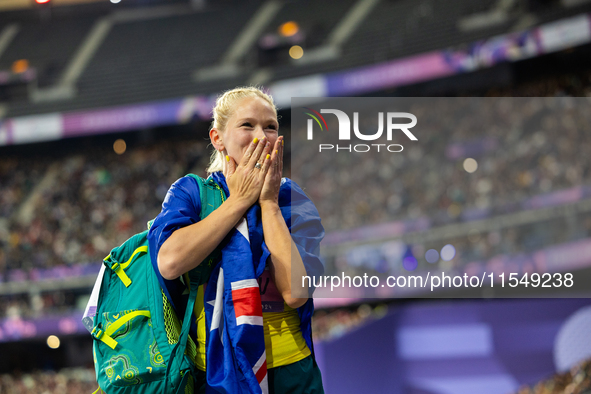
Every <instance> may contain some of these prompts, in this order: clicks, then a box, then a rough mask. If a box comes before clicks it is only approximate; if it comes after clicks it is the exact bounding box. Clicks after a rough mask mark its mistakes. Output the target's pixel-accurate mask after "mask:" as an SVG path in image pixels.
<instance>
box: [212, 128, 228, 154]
mask: <svg viewBox="0 0 591 394" xmlns="http://www.w3.org/2000/svg"><path fill="white" fill-rule="evenodd" d="M209 139H210V140H211V143H212V145H213V147H214V148H215V149H216V150H217V151H220V152H221V151H223V150H224V149H226V147H225V146H224V142H223V140H222V134H221V133H220V132H219V131H218V130H217V129H211V130H209Z"/></svg>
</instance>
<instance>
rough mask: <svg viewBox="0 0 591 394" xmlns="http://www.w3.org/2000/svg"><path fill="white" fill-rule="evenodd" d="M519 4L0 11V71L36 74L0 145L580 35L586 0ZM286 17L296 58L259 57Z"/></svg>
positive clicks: (476, 62)
mask: <svg viewBox="0 0 591 394" xmlns="http://www.w3.org/2000/svg"><path fill="white" fill-rule="evenodd" d="M228 3H230V4H231V7H230V6H228ZM521 4H522V3H521V2H518V1H505V2H497V1H493V0H485V1H479V2H471V1H469V0H446V1H442V0H422V1H419V2H417V1H415V0H397V1H386V0H382V1H380V0H345V1H342V0H323V1H312V0H300V1H275V0H268V1H259V0H251V1H244V2H222V3H221V4H214V3H212V4H207V5H206V6H204V7H203V8H195V7H193V6H191V4H189V3H182V2H181V3H179V4H172V5H169V6H153V7H141V8H138V7H135V8H125V9H119V10H117V9H116V8H115V7H110V8H109V10H108V11H107V12H106V11H105V10H104V9H103V10H102V11H100V12H86V13H83V14H81V13H77V14H76V15H75V16H73V14H72V13H61V12H56V13H54V15H52V17H51V18H48V19H45V20H41V23H40V21H39V19H38V18H37V17H31V15H29V14H27V15H26V16H23V15H21V14H19V15H15V14H10V13H8V14H0V70H7V69H10V68H11V67H12V65H13V64H14V62H15V61H17V60H20V59H27V60H28V61H29V63H30V65H31V67H34V68H35V70H36V71H37V76H38V79H37V81H36V82H34V83H29V86H28V94H27V95H26V96H25V97H23V98H21V99H14V100H10V101H7V102H6V103H4V104H1V105H0V107H1V108H0V109H1V110H0V115H3V117H4V118H5V119H6V121H5V122H4V123H3V124H2V126H0V144H2V145H6V144H13V143H21V142H32V141H35V140H43V139H54V138H62V137H64V136H69V135H77V134H84V133H94V132H108V131H122V130H128V129H135V128H142V127H151V126H158V125H162V124H174V123H184V122H187V121H189V120H191V119H192V118H194V117H198V118H203V119H208V118H209V116H210V114H209V111H210V109H211V103H212V99H213V98H214V97H215V95H217V94H218V93H219V92H221V91H223V90H225V89H229V88H233V87H235V86H238V85H247V84H258V85H263V86H265V87H267V88H269V89H270V90H271V91H272V92H273V94H274V96H275V98H276V100H277V101H278V105H280V106H282V107H287V106H289V105H290V98H291V97H292V96H346V95H349V96H350V95H359V94H368V93H371V92H375V91H379V90H383V89H388V88H392V87H395V86H401V85H406V84H412V83H417V82H423V81H426V80H430V79H436V78H441V77H445V76H449V75H453V74H457V73H463V72H469V71H473V70H476V69H479V68H483V67H488V66H491V65H494V64H497V63H499V62H504V61H515V60H520V59H524V58H529V57H534V56H538V55H540V54H543V53H549V52H554V51H557V50H562V49H565V48H569V47H573V46H576V45H581V44H585V43H588V42H590V41H591V31H590V27H589V26H590V24H589V15H588V14H587V12H589V11H591V3H590V2H588V1H578V2H573V1H572V0H570V1H569V0H565V1H563V2H561V3H558V4H553V5H548V6H545V7H540V8H538V9H524V8H523V6H522V5H521ZM95 10H96V9H95ZM289 20H293V21H296V22H297V23H298V24H299V25H300V29H301V31H302V33H303V36H304V38H303V39H304V41H303V45H304V48H305V54H304V56H303V57H302V58H301V59H298V60H295V59H289V58H288V59H280V60H279V61H277V62H275V63H273V62H271V63H270V64H264V65H261V64H260V62H259V60H260V54H261V50H262V49H261V46H260V43H261V40H262V39H263V38H264V37H267V36H269V35H273V34H275V31H276V29H277V28H278V27H279V26H280V25H281V24H282V23H284V22H286V21H289ZM306 44H307V45H306ZM279 49H280V50H281V48H279Z"/></svg>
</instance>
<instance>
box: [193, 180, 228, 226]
mask: <svg viewBox="0 0 591 394" xmlns="http://www.w3.org/2000/svg"><path fill="white" fill-rule="evenodd" d="M185 176H190V177H191V178H194V179H195V180H197V184H198V185H199V197H200V199H201V212H200V214H199V217H200V218H201V219H204V218H206V217H207V216H208V215H209V214H210V213H212V212H213V211H215V210H216V209H217V208H218V207H219V206H220V205H222V202H224V200H225V196H224V191H223V190H222V188H221V187H220V186H219V185H218V184H217V183H215V181H214V180H213V178H208V179H203V178H201V177H200V176H199V175H195V174H187V175H185Z"/></svg>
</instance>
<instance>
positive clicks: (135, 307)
mask: <svg viewBox="0 0 591 394" xmlns="http://www.w3.org/2000/svg"><path fill="white" fill-rule="evenodd" d="M187 176H191V177H193V178H195V179H196V180H197V182H198V184H199V192H200V197H201V207H202V208H201V212H200V217H201V218H202V219H203V218H205V217H206V216H207V215H209V214H210V213H211V212H213V211H214V210H215V209H216V208H217V207H219V206H220V205H221V204H222V202H223V201H224V193H223V191H222V190H221V188H220V187H219V186H218V185H217V184H216V183H215V182H214V181H213V179H211V178H210V179H209V180H204V179H202V178H200V177H198V176H196V175H193V174H189V175H187ZM152 223H153V220H152V221H150V222H149V223H148V228H150V227H151V225H152ZM218 254H219V251H214V252H212V254H211V255H209V256H208V257H207V258H206V260H204V262H203V263H202V264H200V265H199V266H197V268H195V269H193V270H192V271H191V272H190V277H191V285H190V293H189V300H188V305H187V307H186V310H185V315H184V317H183V320H182V322H181V321H180V320H179V319H178V317H177V316H176V313H175V312H174V309H173V307H172V305H171V303H170V301H169V300H168V299H167V297H166V296H165V294H164V292H163V291H162V288H161V286H160V283H159V282H158V278H157V276H156V274H155V273H154V269H153V268H152V263H151V260H150V254H149V253H148V230H146V231H144V232H142V233H139V234H136V235H134V236H133V237H131V238H129V239H128V240H127V241H125V242H124V243H123V244H122V245H121V246H118V247H116V248H114V249H113V250H112V251H111V254H110V255H109V256H107V257H105V259H104V260H103V263H104V265H105V267H104V269H103V270H102V271H104V274H103V275H102V279H101V274H99V278H98V279H97V285H95V286H100V292H99V295H98V301H97V303H96V314H95V315H94V318H93V319H92V320H90V322H91V323H90V324H91V325H92V332H91V335H92V337H93V338H94V339H95V341H94V344H93V356H94V365H95V370H96V376H97V382H98V384H99V389H98V390H97V392H98V391H100V390H101V389H102V390H103V391H105V392H107V393H108V394H119V393H175V394H182V393H186V394H192V393H193V390H194V387H195V381H194V379H195V376H196V372H197V369H196V367H195V364H194V360H195V356H196V353H197V348H196V346H195V343H194V341H193V339H191V337H190V336H189V330H190V326H191V320H192V313H193V307H194V304H195V299H196V297H197V290H198V287H199V285H200V284H201V283H204V281H206V280H207V278H208V277H209V273H210V272H211V269H212V268H213V262H215V261H216V259H217V256H218ZM193 278H200V280H193ZM85 319H87V321H86V322H85V324H87V325H88V318H86V317H85Z"/></svg>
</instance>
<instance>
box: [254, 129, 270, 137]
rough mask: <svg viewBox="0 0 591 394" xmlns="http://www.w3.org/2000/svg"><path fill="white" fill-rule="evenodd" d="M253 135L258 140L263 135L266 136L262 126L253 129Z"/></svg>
mask: <svg viewBox="0 0 591 394" xmlns="http://www.w3.org/2000/svg"><path fill="white" fill-rule="evenodd" d="M254 136H255V137H256V138H258V139H259V140H262V139H263V138H264V137H266V136H267V135H266V134H265V131H264V130H263V128H262V127H256V128H255V131H254Z"/></svg>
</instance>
